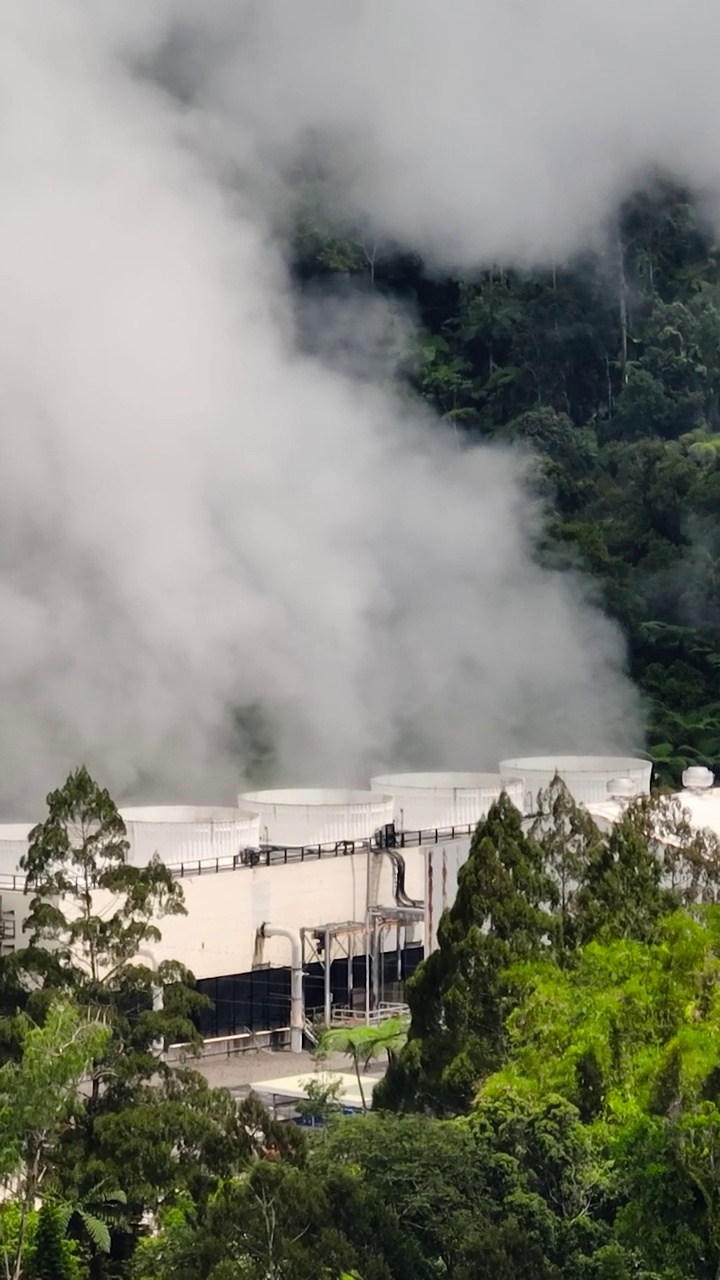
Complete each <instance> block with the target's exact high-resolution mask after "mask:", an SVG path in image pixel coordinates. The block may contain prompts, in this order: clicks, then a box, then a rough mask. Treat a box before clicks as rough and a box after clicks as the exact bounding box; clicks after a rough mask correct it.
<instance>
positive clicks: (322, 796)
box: [238, 787, 393, 846]
mask: <svg viewBox="0 0 720 1280" xmlns="http://www.w3.org/2000/svg"><path fill="white" fill-rule="evenodd" d="M238 803H239V804H241V805H242V807H243V808H244V809H251V810H252V811H253V812H254V813H257V815H258V817H259V819H260V843H261V844H270V845H280V846H285V845H287V846H302V845H315V844H337V843H338V842H340V841H343V840H348V841H353V840H358V841H362V840H369V839H370V838H371V837H372V836H373V835H374V834H375V832H376V831H378V830H379V829H380V828H381V827H384V826H385V825H386V824H387V823H390V822H392V821H393V798H392V796H389V795H383V794H381V793H380V792H376V791H338V790H313V789H309V788H304V787H301V788H294V789H291V790H289V791H285V790H273V791H247V792H245V793H244V794H243V795H241V796H239V797H238Z"/></svg>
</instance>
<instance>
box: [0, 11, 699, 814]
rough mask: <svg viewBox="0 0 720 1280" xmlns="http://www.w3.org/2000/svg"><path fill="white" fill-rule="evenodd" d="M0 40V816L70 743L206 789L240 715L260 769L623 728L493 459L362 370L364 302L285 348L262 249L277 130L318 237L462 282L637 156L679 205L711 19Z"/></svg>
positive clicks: (359, 762)
mask: <svg viewBox="0 0 720 1280" xmlns="http://www.w3.org/2000/svg"><path fill="white" fill-rule="evenodd" d="M0 29H1V30H2V36H3V38H2V42H1V43H0V85H2V95H1V97H0V182H1V183H2V198H1V203H0V218H1V220H2V234H1V235H0V273H1V278H2V290H1V292H0V299H1V307H2V312H1V316H0V397H1V404H2V430H1V433H0V467H1V469H2V477H3V498H2V504H1V506H0V600H1V610H0V617H1V619H2V625H1V627H0V706H1V707H2V714H1V715H0V765H1V767H0V803H1V804H2V807H3V809H4V811H5V812H6V813H7V814H8V816H11V817H17V818H19V817H24V816H28V817H32V816H33V813H34V812H36V809H37V804H38V802H39V800H40V799H41V797H42V795H43V793H44V791H45V790H46V789H47V788H48V787H49V786H51V785H55V784H56V783H57V782H59V781H60V780H61V779H62V777H63V776H64V771H65V770H67V769H69V768H71V767H73V766H74V765H75V764H77V763H79V762H80V761H81V760H85V761H86V762H87V763H88V765H89V766H90V767H91V768H93V769H95V770H96V771H97V772H98V774H99V776H100V777H101V778H102V780H103V781H104V782H106V783H107V784H108V785H109V786H110V787H111V788H113V789H114V791H115V794H116V795H117V796H118V797H124V796H126V795H130V794H133V795H136V796H140V795H143V794H144V795H151V796H152V797H153V798H154V799H156V800H157V801H161V800H163V799H172V798H174V797H177V798H182V799H184V800H186V801H187V802H188V803H189V802H194V803H202V802H203V801H206V800H207V801H209V800H213V799H218V798H222V799H224V800H225V801H227V800H228V799H229V798H230V797H231V796H232V795H233V793H234V790H235V784H236V782H237V778H238V773H239V763H238V760H237V759H236V758H234V757H233V755H232V752H231V750H230V743H231V737H232V735H231V718H232V717H231V713H232V709H233V708H235V707H238V706H244V705H247V704H249V703H254V702H260V703H261V704H263V706H264V707H265V708H266V711H267V713H268V715H269V716H270V719H271V724H272V727H273V732H274V735H275V746H276V753H277V771H278V776H279V777H281V778H282V780H283V781H288V782H292V781H297V782H299V783H302V782H315V783H316V784H317V783H320V784H322V783H325V784H328V785H330V784H332V783H342V782H349V783H356V782H361V781H362V779H363V777H364V776H365V775H366V774H367V771H368V769H369V767H371V766H372V765H375V764H377V765H382V766H386V767H391V766H397V767H401V766H403V765H406V766H407V765H412V764H415V763H417V764H422V765H432V764H435V765H437V766H440V767H441V766H447V767H453V766H454V767H457V766H461V767H463V768H474V767H482V766H488V765H489V766H493V765H494V764H495V763H496V762H497V760H498V759H499V758H500V755H501V754H502V753H503V752H505V751H506V750H512V749H524V750H531V749H533V748H535V749H543V748H549V749H558V748H563V747H564V748H568V749H573V748H575V749H578V748H587V749H590V750H598V749H612V748H626V747H629V746H631V745H633V744H636V743H637V741H638V737H639V735H640V732H641V729H640V713H639V707H638V703H637V700H636V698H635V695H634V693H633V690H632V688H631V687H630V685H629V683H628V682H627V681H626V679H625V677H624V676H623V675H622V663H623V647H622V642H621V638H620V636H619V635H618V633H617V632H616V630H615V628H614V627H613V626H612V625H611V624H610V623H609V622H608V621H607V620H606V619H605V618H603V616H602V614H601V613H600V612H599V611H598V610H597V609H596V608H595V607H594V606H593V605H592V603H590V602H589V601H588V600H587V598H586V597H585V594H584V591H583V588H582V586H581V585H580V584H579V583H578V582H577V581H576V580H575V579H573V578H572V577H568V576H563V575H559V574H553V573H549V572H548V571H544V570H541V569H539V568H538V567H536V566H535V564H534V563H533V559H532V540H533V537H534V536H535V533H536V532H537V528H538V521H539V519H540V515H539V513H538V512H537V511H534V510H532V509H531V508H530V507H529V505H528V501H527V497H526V495H525V493H524V491H523V489H522V486H521V480H520V464H519V463H518V460H517V459H516V458H515V457H514V456H513V455H512V454H510V453H506V452H502V451H499V450H496V449H492V450H491V449H488V448H479V449H473V450H469V451H464V452H460V451H459V450H458V448H457V445H456V441H455V439H454V437H453V435H452V433H449V434H446V432H445V430H444V429H441V428H440V427H439V425H438V424H437V423H434V422H432V421H431V420H430V419H429V417H428V416H427V415H425V414H424V413H423V412H421V411H420V410H418V409H417V407H415V406H413V405H412V404H411V403H410V402H409V400H408V398H407V396H405V395H404V394H402V392H401V391H400V390H398V391H397V392H396V391H394V390H393V389H392V388H388V385H387V372H388V369H387V367H385V365H383V366H382V368H380V364H382V361H380V363H379V365H378V366H377V375H378V376H377V378H376V379H373V377H372V376H371V375H372V373H373V369H374V368H375V366H374V364H373V361H374V360H375V359H377V357H378V346H381V345H382V344H379V343H378V340H377V334H378V332H379V330H378V327H377V326H378V324H380V325H382V323H384V321H385V319H386V317H384V316H383V314H382V312H383V308H382V304H380V303H378V304H377V305H370V306H368V305H366V304H365V303H363V304H360V303H358V304H354V303H352V301H348V300H345V301H344V302H343V303H342V304H341V303H337V302H335V303H333V304H332V305H331V306H329V307H325V306H324V305H323V304H322V303H319V304H318V305H317V306H315V307H313V308H312V309H311V310H310V311H306V312H303V313H302V315H303V322H304V323H309V324H311V325H312V327H313V343H312V344H311V345H313V348H314V349H315V351H316V352H317V351H318V350H319V351H321V352H322V351H327V350H328V340H327V338H328V332H331V333H332V334H335V333H337V332H340V334H341V337H342V340H343V344H344V347H345V348H347V346H348V344H349V345H350V348H352V344H353V341H355V340H356V343H357V350H356V351H355V352H353V351H352V350H351V351H350V356H349V357H348V358H346V359H344V360H343V361H341V362H338V360H336V359H332V360H331V359H329V358H326V356H325V355H318V354H315V355H309V354H307V343H306V341H305V335H303V334H298V332H297V331H296V326H297V323H298V321H297V314H296V311H295V308H294V304H293V298H292V291H291V286H290V282H289V277H288V272H287V266H286V264H285V262H284V261H283V258H282V253H281V250H280V248H279V247H278V245H279V243H280V242H279V241H278V240H276V239H275V238H274V235H273V232H274V230H275V229H277V228H278V227H282V225H283V221H284V218H285V215H286V214H287V212H288V202H290V203H291V202H292V199H293V185H292V181H291V180H290V179H289V178H288V175H289V174H292V172H293V166H294V165H295V164H296V162H298V161H299V159H300V158H301V157H302V156H303V155H305V154H306V153H307V148H308V140H309V139H312V141H313V146H314V147H315V149H316V154H317V153H318V149H319V153H320V154H322V155H323V157H324V159H325V161H326V163H327V164H328V165H330V161H331V157H332V165H331V167H332V168H333V169H334V171H335V173H336V175H337V179H338V184H337V188H336V189H338V190H339V193H340V194H339V197H338V205H337V208H336V213H337V215H338V217H346V218H348V219H351V220H355V221H358V220H359V221H361V222H365V223H367V225H368V226H370V227H371V228H372V229H373V232H374V233H376V234H378V235H380V236H387V237H389V238H392V239H393V240H394V241H395V242H396V243H398V244H400V245H401V246H403V247H406V248H408V249H410V250H417V251H419V252H421V253H423V254H425V255H426V257H427V259H428V261H430V262H431V263H437V264H440V265H443V264H451V265H454V266H458V267H464V268H467V269H473V268H476V267H478V266H481V265H483V264H485V263H489V262H492V261H497V260H501V259H503V260H513V261H517V262H526V261H532V260H537V259H541V258H542V257H544V256H551V255H552V256H554V257H556V258H561V257H562V256H564V255H566V254H567V253H569V252H571V251H572V250H574V249H576V248H577V247H578V246H580V245H582V244H584V243H588V242H590V241H592V240H593V238H595V237H596V236H598V235H600V234H601V232H602V228H603V222H604V219H605V217H606V216H607V214H608V213H609V211H610V210H611V209H612V207H613V205H614V204H615V202H616V201H617V199H618V197H620V196H622V195H623V193H625V192H626V191H627V190H628V189H629V188H630V187H631V186H632V184H633V183H634V182H635V181H637V180H638V178H641V177H642V176H643V174H644V173H645V172H649V171H650V170H651V169H652V168H653V167H654V166H657V165H661V166H666V167H668V168H671V169H674V171H675V172H677V173H678V174H679V176H680V177H682V178H687V179H689V180H692V181H694V182H697V183H699V184H700V185H701V186H702V188H703V190H704V191H707V193H708V196H709V197H712V196H713V195H714V193H715V191H716V189H717V188H718V187H719V186H720V169H718V161H717V157H716V152H717V141H716V140H717V136H718V132H719V130H718V125H719V124H720V92H719V91H718V89H717V87H716V76H715V67H714V59H715V50H716V48H717V43H718V37H720V10H718V9H717V7H716V6H712V5H711V4H710V3H709V0H708V3H705V4H702V3H695V4H691V5H690V6H687V4H681V3H680V2H679V0H677V2H675V0H673V2H670V0H665V2H662V0H659V2H658V3H656V4H654V5H649V4H648V3H647V2H646V0H644V2H643V3H635V2H634V0H629V2H628V0H626V3H624V4H623V5H622V6H621V5H620V3H619V2H618V0H605V2H604V3H603V4H599V3H594V2H592V0H590V2H588V3H586V4H584V5H581V6H579V5H577V3H573V2H572V0H546V2H545V3H536V4H530V3H527V0H515V2H514V3H512V2H509V0H454V2H453V3H452V4H451V5H450V6H445V7H443V6H440V5H438V4H437V3H435V2H434V0H384V3H382V4H380V3H379V2H378V3H369V0H355V2H354V3H352V4H349V3H348V4H345V3H337V0H303V3H302V4H288V3H286V2H285V0H282V2H280V0H260V2H259V3H257V4H250V3H243V2H242V0H232V3H230V2H229V0H228V2H227V3H224V2H223V0H167V3H165V2H164V0H144V2H143V4H141V5H132V4H128V3H127V0H95V3H93V4H92V5H88V4H83V3H81V2H80V0H7V3H6V5H5V6H4V9H3V16H2V19H1V20H0ZM338 308H340V310H338ZM378 315H379V317H380V318H379V320H378ZM324 325H325V326H326V328H327V331H328V332H326V333H325V334H324V333H323V326H324ZM301 339H302V341H301ZM330 347H332V343H330ZM346 356H347V351H346ZM381 374H382V377H381ZM360 375H361V376H360ZM10 811H12V812H10Z"/></svg>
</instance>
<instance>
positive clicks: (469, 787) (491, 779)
mask: <svg viewBox="0 0 720 1280" xmlns="http://www.w3.org/2000/svg"><path fill="white" fill-rule="evenodd" d="M370 786H371V788H372V790H373V791H378V792H385V793H386V794H387V795H390V796H392V797H393V801H394V818H395V824H396V826H397V827H398V828H399V829H400V830H404V831H427V830H432V829H434V828H442V829H443V830H444V829H445V828H447V827H468V826H474V824H475V823H477V822H479V821H480V819H481V818H484V817H485V815H486V814H487V812H488V810H489V808H490V806H491V805H492V804H493V803H494V801H495V800H497V798H498V796H499V795H500V794H501V792H502V791H503V790H504V791H507V794H508V796H509V798H510V799H511V800H512V802H513V804H514V805H516V806H517V808H518V809H520V811H521V812H522V811H523V800H524V784H523V782H522V780H521V779H517V778H512V779H511V778H507V779H506V780H505V781H503V779H502V778H501V777H500V774H499V773H388V774H383V775H381V776H380V777H377V778H371V780H370Z"/></svg>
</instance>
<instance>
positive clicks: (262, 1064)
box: [188, 1049, 385, 1092]
mask: <svg viewBox="0 0 720 1280" xmlns="http://www.w3.org/2000/svg"><path fill="white" fill-rule="evenodd" d="M188 1065H190V1066H192V1067H193V1069H194V1070H195V1071H199V1072H200V1074H201V1075H203V1076H204V1077H205V1079H206V1080H207V1082H208V1084H209V1085H212V1087H213V1088H215V1089H232V1090H233V1092H235V1090H237V1091H238V1092H241V1091H242V1092H246V1091H247V1090H248V1089H249V1088H250V1086H252V1085H253V1084H256V1083H258V1082H259V1081H261V1080H277V1079H279V1078H280V1077H283V1076H305V1075H307V1076H312V1075H314V1074H315V1072H316V1071H322V1072H326V1071H336V1072H349V1071H352V1070H353V1065H352V1062H351V1060H350V1059H349V1058H347V1057H345V1055H344V1054H341V1053H340V1054H338V1053H335V1054H331V1056H330V1057H329V1058H326V1059H324V1060H323V1062H322V1065H320V1066H318V1065H317V1064H316V1062H315V1059H314V1058H313V1057H312V1055H311V1054H310V1053H307V1052H304V1053H290V1050H289V1049H247V1050H245V1052H243V1053H235V1054H230V1055H229V1056H228V1055H226V1054H223V1055H222V1056H221V1055H219V1054H218V1056H217V1057H209V1058H197V1059H194V1060H191V1061H190V1062H189V1064H188ZM366 1075H367V1077H368V1079H372V1080H378V1079H381V1078H382V1076H384V1075H385V1064H384V1063H373V1066H372V1069H371V1070H370V1071H368V1072H366Z"/></svg>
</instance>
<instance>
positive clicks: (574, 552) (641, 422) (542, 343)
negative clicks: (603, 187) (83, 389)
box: [296, 182, 720, 783]
mask: <svg viewBox="0 0 720 1280" xmlns="http://www.w3.org/2000/svg"><path fill="white" fill-rule="evenodd" d="M321 207H322V206H321V205H319V206H316V211H315V215H314V216H315V218H316V224H315V225H316V228H317V227H318V226H322V217H321V213H320V210H321ZM306 218H308V219H310V224H311V225H312V219H311V215H310V213H309V212H308V213H307V214H306ZM296 272H297V276H298V280H299V282H300V284H301V286H303V287H306V288H307V287H308V286H309V285H310V284H312V283H313V282H317V280H318V279H319V278H320V279H323V280H324V281H325V282H326V286H327V287H328V288H330V289H333V288H334V287H335V284H334V282H335V281H336V280H337V277H338V273H339V272H340V273H344V275H345V276H346V277H350V278H351V279H352V280H353V281H354V282H356V284H357V285H358V287H362V285H363V284H364V286H365V288H370V289H372V290H374V291H375V292H380V293H381V294H382V295H383V297H385V298H386V299H388V300H390V301H392V300H396V301H398V302H402V303H404V304H407V305H410V306H411V307H412V308H414V309H415V314H416V315H417V316H418V317H419V322H420V331H419V333H418V334H417V336H416V337H413V338H412V340H411V341H409V342H408V343H407V344H406V346H405V348H404V354H403V360H404V365H403V367H404V369H405V376H406V377H407V380H408V383H409V385H410V386H411V387H412V389H413V391H414V393H415V394H417V395H419V396H420V397H421V398H422V399H423V400H425V401H427V402H428V403H429V404H430V405H432V407H433V408H434V409H435V410H436V411H437V413H438V414H439V415H440V416H441V418H442V419H443V421H444V422H445V423H447V424H449V425H450V426H451V427H452V428H453V429H454V430H455V432H456V433H457V437H458V440H459V441H467V440H470V441H475V440H480V439H481V440H484V441H487V442H492V441H497V442H511V443H513V444H514V445H515V446H516V447H517V448H519V449H523V450H527V451H528V463H527V472H526V483H527V486H528V491H529V492H532V493H534V494H540V495H541V496H542V497H543V498H544V501H545V503H546V521H545V526H544V529H543V531H542V534H541V536H540V537H539V538H538V540H537V545H536V554H537V556H538V557H539V559H540V560H541V561H542V562H543V563H545V564H547V565H548V566H554V567H557V566H579V567H581V568H582V570H583V571H584V572H585V573H586V574H589V575H590V576H591V578H592V581H593V582H594V583H595V586H596V590H597V593H598V598H599V599H600V600H601V601H602V604H603V607H604V608H605V610H606V611H607V612H609V613H610V614H611V615H612V616H613V617H614V618H616V619H617V620H618V622H619V623H620V624H621V626H622V629H623V632H624V634H625V636H626V638H627V643H628V648H629V661H630V669H631V673H632V676H633V678H634V680H635V681H636V682H637V684H638V686H639V688H640V690H641V691H642V693H643V695H644V698H645V705H646V709H647V714H648V732H649V749H650V753H651V755H652V758H653V762H654V764H655V768H656V777H657V778H658V779H659V780H660V781H662V782H670V781H672V782H676V783H677V782H679V777H680V773H681V772H682V769H683V768H685V767H686V766H687V765H688V764H702V765H706V766H708V767H709V768H714V769H715V770H716V771H717V770H718V769H720V594H719V592H720V585H719V584H720V523H719V517H718V512H719V511H720V445H719V444H718V441H719V440H720V435H719V434H718V431H719V428H720V292H719V290H720V252H719V251H718V247H717V243H716V240H715V237H714V234H713V230H712V226H711V224H710V222H709V221H708V220H707V218H706V216H705V211H704V208H703V207H701V206H700V205H699V204H698V202H697V201H696V200H695V199H694V198H693V195H692V193H691V192H688V191H684V190H681V189H679V188H677V187H674V186H672V185H669V184H663V183H660V182H658V183H656V184H654V185H653V186H651V187H650V188H649V189H648V190H645V191H641V192H639V193H638V194H637V195H636V196H634V197H633V198H632V199H630V200H628V201H627V202H626V203H625V204H624V205H623V206H622V207H621V208H620V209H619V211H618V213H617V216H616V218H615V219H614V221H613V224H612V227H611V230H610V231H609V232H608V236H607V242H606V245H605V247H603V248H602V249H600V250H598V251H597V252H594V253H590V252H586V253H584V254H579V255H577V256H576V257H575V258H574V259H571V260H570V261H566V262H563V263H562V264H560V263H559V264H558V265H557V266H555V267H548V268H546V269H543V270H533V271H520V270H518V269H508V268H506V267H503V265H502V264H501V263H499V264H498V265H497V266H495V267H493V268H490V269H487V270H485V271H482V272H477V273H474V274H472V275H470V274H466V275H463V276H443V277H442V278H438V276H437V275H436V274H431V275H428V274H426V273H425V272H424V270H423V265H422V263H421V262H420V261H419V260H417V259H413V258H409V257H408V256H407V255H405V256H403V255H398V254H397V253H396V252H393V250H392V248H391V247H390V248H388V249H387V250H384V249H383V246H382V245H379V246H377V248H376V252H375V254H374V257H373V271H372V279H371V278H370V273H369V268H368V263H367V260H366V258H365V256H364V254H363V252H362V251H361V249H360V247H359V245H358V242H357V239H356V238H350V237H348V238H347V239H346V240H343V241H340V242H338V239H337V237H335V238H329V239H324V238H323V237H322V236H321V235H319V233H318V232H317V230H316V238H315V239H314V240H313V239H312V238H308V233H307V229H306V224H305V223H303V224H302V230H301V232H300V233H299V234H298V239H297V243H296Z"/></svg>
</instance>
